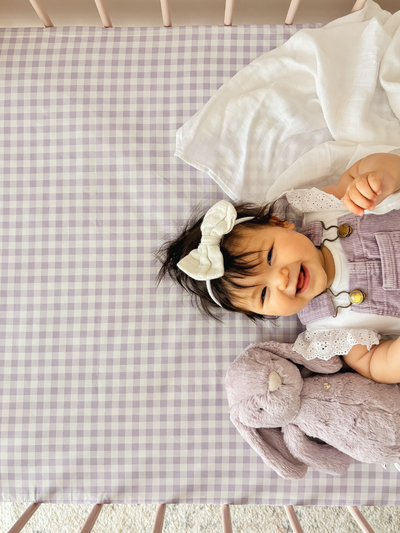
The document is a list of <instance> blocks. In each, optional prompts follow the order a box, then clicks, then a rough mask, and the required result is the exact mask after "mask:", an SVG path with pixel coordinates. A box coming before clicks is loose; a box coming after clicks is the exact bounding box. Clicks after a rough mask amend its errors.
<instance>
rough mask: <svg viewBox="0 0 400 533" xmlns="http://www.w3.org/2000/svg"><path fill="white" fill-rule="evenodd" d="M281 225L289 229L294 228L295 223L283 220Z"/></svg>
mask: <svg viewBox="0 0 400 533" xmlns="http://www.w3.org/2000/svg"><path fill="white" fill-rule="evenodd" d="M283 227H284V228H286V229H290V230H292V231H293V230H294V228H295V225H294V224H293V223H292V222H287V221H286V220H285V222H284V223H283Z"/></svg>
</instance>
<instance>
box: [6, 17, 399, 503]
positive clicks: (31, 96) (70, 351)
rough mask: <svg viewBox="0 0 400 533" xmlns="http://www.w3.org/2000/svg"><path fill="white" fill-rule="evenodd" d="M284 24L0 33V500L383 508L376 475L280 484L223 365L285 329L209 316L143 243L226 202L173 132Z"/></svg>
mask: <svg viewBox="0 0 400 533" xmlns="http://www.w3.org/2000/svg"><path fill="white" fill-rule="evenodd" d="M307 27H309V26H307ZM299 28H300V26H297V27H285V26H246V27H231V28H224V27H187V28H184V27H183V28H156V29H154V28H132V29H99V28H57V29H15V30H7V29H6V30H0V50H1V52H0V93H1V98H0V151H1V153H0V165H1V171H0V172H1V180H0V232H1V254H0V258H1V259H0V282H1V297H0V435H1V438H0V487H1V499H2V500H3V501H43V502H76V503H80V502H81V503H84V502H85V503H88V502H104V503H108V502H131V503H144V502H152V503H155V502H187V503H192V502H193V503H221V502H226V503H235V504H239V503H264V504H289V503H293V504H321V505H338V504H339V505H340V504H363V505H365V504H377V505H385V504H390V505H395V504H399V503H400V502H399V497H398V496H396V493H398V492H399V485H400V484H399V481H398V480H400V474H398V473H397V471H396V470H395V469H394V468H393V467H390V468H389V469H388V470H387V471H385V470H384V469H383V468H382V467H381V466H380V465H377V466H366V465H361V464H354V465H353V466H352V467H351V469H350V470H349V472H348V474H347V475H346V476H343V477H340V478H333V477H330V476H324V475H322V474H319V473H317V472H314V471H311V470H310V471H309V473H308V475H307V477H306V478H305V479H304V480H301V481H297V482H291V481H284V480H283V479H281V478H280V477H279V476H277V475H276V474H275V473H274V472H272V471H271V470H269V469H268V468H267V467H266V466H265V465H264V464H263V463H262V461H261V459H260V458H259V457H258V456H257V454H256V453H255V452H254V451H253V450H251V449H250V447H249V445H248V444H247V443H246V442H244V440H243V439H242V438H241V436H240V435H239V434H238V433H237V431H236V429H235V428H234V427H233V425H232V424H231V423H230V421H229V410H228V404H227V401H226V397H225V391H224V385H223V380H224V375H225V372H226V370H227V368H228V366H229V364H230V362H231V361H232V360H233V359H234V358H235V357H236V356H237V355H238V354H239V353H240V352H241V351H242V350H243V348H244V347H245V346H247V345H248V344H249V343H250V342H254V341H257V340H267V339H269V338H274V339H276V340H281V341H283V340H286V341H293V340H294V338H295V336H296V334H297V332H298V331H299V325H298V322H297V320H295V319H287V320H282V321H279V322H278V323H277V325H276V326H272V327H271V326H268V325H263V326H255V325H252V324H251V323H249V321H248V320H247V319H245V318H242V317H239V316H228V315H223V322H220V323H217V322H212V321H208V320H206V319H204V318H202V317H201V316H200V315H199V313H198V312H197V311H196V310H194V309H193V308H192V307H191V304H190V301H189V298H188V297H187V295H185V294H182V292H181V291H180V290H178V289H176V288H174V287H173V286H172V285H171V284H170V283H169V282H167V281H166V282H164V283H162V284H161V285H160V287H158V288H157V287H156V283H155V278H156V274H157V270H158V266H157V263H156V261H155V258H154V254H155V252H156V250H157V247H158V246H159V245H160V244H161V243H162V242H163V241H164V239H165V238H167V237H168V235H169V234H171V233H174V232H175V230H176V228H177V226H179V224H180V223H181V222H182V221H184V220H186V218H187V217H188V216H189V214H190V213H191V211H192V210H193V208H195V207H196V206H198V205H200V206H201V207H202V208H206V207H209V206H210V205H211V204H212V203H214V202H215V201H216V200H218V199H220V198H222V197H223V195H222V193H221V191H220V190H219V189H218V187H217V185H216V184H215V183H214V182H212V181H211V179H210V178H209V177H208V176H206V175H204V174H202V173H201V172H199V171H197V170H195V169H193V168H190V167H189V166H187V165H186V164H184V163H183V162H181V161H180V160H178V159H177V158H175V157H174V155H173V153H174V148H175V132H176V130H177V129H178V128H179V127H180V126H181V125H182V124H183V123H184V122H185V121H186V120H187V119H188V118H189V117H190V116H192V115H193V114H194V113H195V112H196V111H197V110H198V109H199V108H200V107H201V106H202V105H203V104H204V103H205V102H206V101H207V100H208V99H209V98H210V96H211V95H212V94H213V93H214V92H215V91H216V90H217V89H218V87H219V86H221V84H223V83H224V82H225V81H226V80H228V79H229V78H230V77H231V76H233V75H234V74H235V73H236V72H237V71H238V70H239V69H240V68H241V67H243V66H244V65H246V64H248V63H249V62H250V61H251V60H253V59H255V58H256V57H257V56H259V55H260V54H262V53H263V52H266V51H268V50H269V49H271V48H274V47H276V46H277V45H279V44H281V43H283V42H284V41H285V40H287V39H288V38H289V37H290V36H291V35H292V34H293V33H294V32H295V31H297V30H298V29H299Z"/></svg>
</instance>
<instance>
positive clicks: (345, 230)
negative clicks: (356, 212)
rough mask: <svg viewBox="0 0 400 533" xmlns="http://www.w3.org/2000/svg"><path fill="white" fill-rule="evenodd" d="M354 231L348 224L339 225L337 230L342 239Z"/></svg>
mask: <svg viewBox="0 0 400 533" xmlns="http://www.w3.org/2000/svg"><path fill="white" fill-rule="evenodd" d="M352 233H353V230H352V229H351V227H350V226H349V225H348V224H342V225H341V226H339V227H338V230H337V234H338V237H340V238H341V239H344V238H346V237H348V236H349V235H351V234H352Z"/></svg>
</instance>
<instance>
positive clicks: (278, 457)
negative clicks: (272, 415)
mask: <svg viewBox="0 0 400 533" xmlns="http://www.w3.org/2000/svg"><path fill="white" fill-rule="evenodd" d="M231 420H232V423H233V424H234V426H235V427H236V429H237V430H238V431H239V433H240V434H241V435H242V437H243V438H244V440H246V441H247V442H248V443H249V444H250V446H251V447H252V448H253V449H254V450H255V451H256V452H257V453H258V455H260V457H261V458H262V460H263V461H264V463H265V464H267V465H268V466H269V467H271V468H272V469H273V470H275V472H277V473H278V474H279V475H280V476H282V477H283V478H287V479H301V478H303V477H304V476H305V475H306V473H307V466H306V465H305V464H304V463H302V462H301V461H299V460H298V459H296V458H295V457H293V455H292V454H291V453H290V452H289V450H288V448H287V446H286V444H285V441H284V439H283V435H282V433H281V431H280V429H275V428H273V429H264V428H261V429H256V428H251V427H248V426H245V425H244V424H242V422H240V421H239V420H238V419H237V418H235V417H233V416H232V415H231Z"/></svg>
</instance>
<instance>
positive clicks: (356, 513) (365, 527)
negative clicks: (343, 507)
mask: <svg viewBox="0 0 400 533" xmlns="http://www.w3.org/2000/svg"><path fill="white" fill-rule="evenodd" d="M347 509H348V510H349V511H350V513H351V515H352V516H353V518H354V520H355V521H356V522H357V524H358V525H359V526H360V529H361V531H363V533H375V532H374V530H373V529H372V527H371V526H370V525H369V524H368V522H367V521H366V520H365V518H364V517H363V515H362V514H361V512H360V510H359V509H358V507H354V506H348V507H347Z"/></svg>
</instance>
